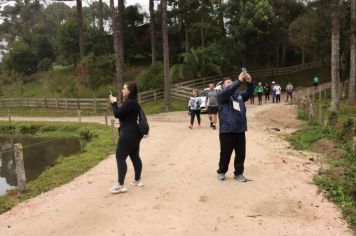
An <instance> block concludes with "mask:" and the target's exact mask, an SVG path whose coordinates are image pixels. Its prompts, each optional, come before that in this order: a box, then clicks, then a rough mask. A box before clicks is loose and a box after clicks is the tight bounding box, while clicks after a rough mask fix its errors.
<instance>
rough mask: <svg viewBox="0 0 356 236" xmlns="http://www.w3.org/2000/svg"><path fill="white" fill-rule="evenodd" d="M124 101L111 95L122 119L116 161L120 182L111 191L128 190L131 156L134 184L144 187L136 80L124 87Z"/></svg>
mask: <svg viewBox="0 0 356 236" xmlns="http://www.w3.org/2000/svg"><path fill="white" fill-rule="evenodd" d="M122 95H123V103H122V104H121V106H118V104H117V98H116V97H113V96H110V97H109V99H110V101H111V105H112V109H113V113H114V116H115V118H118V119H119V121H120V128H119V140H118V144H117V148H116V163H117V170H118V182H117V183H116V184H115V185H114V186H113V187H112V188H111V190H110V191H111V193H124V192H126V191H127V189H126V187H125V185H124V181H125V176H126V172H127V164H126V159H127V157H128V156H130V159H131V161H132V164H133V167H134V170H135V179H134V180H133V181H132V182H131V184H132V185H134V186H138V187H142V186H143V185H144V184H143V182H142V180H141V172H142V161H141V158H140V153H139V152H140V142H141V139H142V135H141V133H140V131H139V128H138V125H137V118H138V115H139V112H140V109H141V107H140V105H139V104H138V102H137V85H136V83H135V82H126V83H125V84H124V86H123V89H122Z"/></svg>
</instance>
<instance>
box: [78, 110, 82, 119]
mask: <svg viewBox="0 0 356 236" xmlns="http://www.w3.org/2000/svg"><path fill="white" fill-rule="evenodd" d="M78 121H79V122H82V116H81V114H80V110H79V109H78Z"/></svg>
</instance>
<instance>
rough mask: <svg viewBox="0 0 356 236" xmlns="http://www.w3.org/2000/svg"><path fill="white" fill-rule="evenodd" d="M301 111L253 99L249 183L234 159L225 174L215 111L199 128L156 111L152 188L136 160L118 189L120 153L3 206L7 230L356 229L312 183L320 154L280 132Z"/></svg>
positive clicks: (150, 144) (147, 147) (146, 159)
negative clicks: (212, 121) (137, 172)
mask: <svg viewBox="0 0 356 236" xmlns="http://www.w3.org/2000/svg"><path fill="white" fill-rule="evenodd" d="M294 112H295V111H294V107H293V106H288V105H283V104H281V105H274V104H267V105H263V106H258V105H255V106H253V107H251V106H249V107H248V119H249V125H248V126H249V131H248V132H247V159H246V167H245V174H246V176H247V177H248V178H249V179H251V181H249V182H247V183H240V182H237V181H236V180H234V179H233V178H232V177H233V170H232V168H233V166H232V163H231V165H230V170H229V172H228V173H227V179H226V180H225V181H223V182H220V181H218V180H217V178H216V172H215V171H216V169H217V163H218V157H219V142H218V131H213V130H210V129H209V128H208V120H207V116H205V115H204V116H203V122H204V123H203V124H204V126H203V128H201V129H193V130H190V129H188V128H187V123H188V116H187V115H186V113H185V112H175V113H168V114H160V115H155V116H151V117H150V119H149V121H150V125H151V134H150V137H149V138H147V139H144V140H143V141H142V148H141V154H142V155H141V156H142V159H143V168H144V169H143V181H144V182H145V186H144V187H143V188H137V187H133V186H130V185H129V181H131V179H132V178H133V169H132V165H131V163H130V162H128V163H129V165H128V166H129V170H128V176H127V179H126V182H127V183H126V184H127V187H128V188H129V191H128V192H127V193H125V194H119V195H112V194H110V193H109V189H110V187H111V186H112V184H113V182H114V181H115V179H116V164H115V158H114V157H113V156H110V157H109V158H108V159H106V160H104V161H102V162H101V163H100V164H99V165H97V166H96V167H95V168H93V169H92V170H90V171H89V172H87V173H86V174H84V175H82V176H80V177H78V178H76V179H75V180H74V181H72V182H71V183H68V184H66V185H64V186H62V187H59V188H56V189H54V190H53V191H50V192H47V193H44V194H42V195H40V196H38V197H36V198H34V199H32V200H29V201H27V202H25V203H22V204H20V205H18V206H17V207H15V208H13V209H12V210H10V211H8V212H7V213H5V214H3V215H0V235H1V236H3V235H36V236H38V235H309V236H310V235H323V236H325V235H332V236H335V235H352V232H351V231H350V230H349V229H348V228H347V226H346V224H345V222H344V220H342V219H341V214H340V212H339V210H338V209H337V208H336V207H335V206H334V205H333V204H331V203H329V202H328V201H326V200H325V199H324V198H323V197H322V196H321V195H320V194H317V187H316V186H314V185H313V184H311V181H312V180H311V178H312V175H313V173H314V171H316V170H317V169H318V165H317V164H315V163H314V162H310V161H309V158H310V157H314V158H318V157H317V156H316V154H313V153H307V152H299V151H294V150H293V149H291V148H290V147H289V145H288V144H287V143H286V142H285V141H283V140H282V139H280V138H279V137H278V134H277V133H281V132H282V133H283V132H290V131H291V129H293V128H294V127H295V125H296V123H295V121H294ZM91 119H92V121H100V122H103V121H104V120H103V118H91ZM98 119H99V120H98ZM82 120H84V121H86V120H87V119H85V118H83V119H82ZM271 128H279V129H281V132H277V131H273V129H271Z"/></svg>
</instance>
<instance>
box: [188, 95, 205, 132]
mask: <svg viewBox="0 0 356 236" xmlns="http://www.w3.org/2000/svg"><path fill="white" fill-rule="evenodd" d="M201 102H202V101H201V98H200V97H198V91H197V90H196V89H194V90H193V91H192V97H190V99H189V107H188V108H189V112H190V124H189V126H188V127H189V128H190V129H193V124H194V118H195V116H196V117H197V120H198V128H201V125H200V121H201V120H200V110H201V108H200V105H201Z"/></svg>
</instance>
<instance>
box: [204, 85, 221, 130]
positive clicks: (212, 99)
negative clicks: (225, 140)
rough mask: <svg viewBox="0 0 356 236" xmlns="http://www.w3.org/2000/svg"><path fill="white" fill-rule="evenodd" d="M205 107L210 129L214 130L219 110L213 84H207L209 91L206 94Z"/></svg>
mask: <svg viewBox="0 0 356 236" xmlns="http://www.w3.org/2000/svg"><path fill="white" fill-rule="evenodd" d="M205 101H206V106H207V107H208V115H209V120H210V128H212V129H214V130H215V129H216V120H217V113H218V110H219V103H218V93H217V92H216V90H215V86H214V84H209V91H208V92H207V93H206V100H205Z"/></svg>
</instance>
